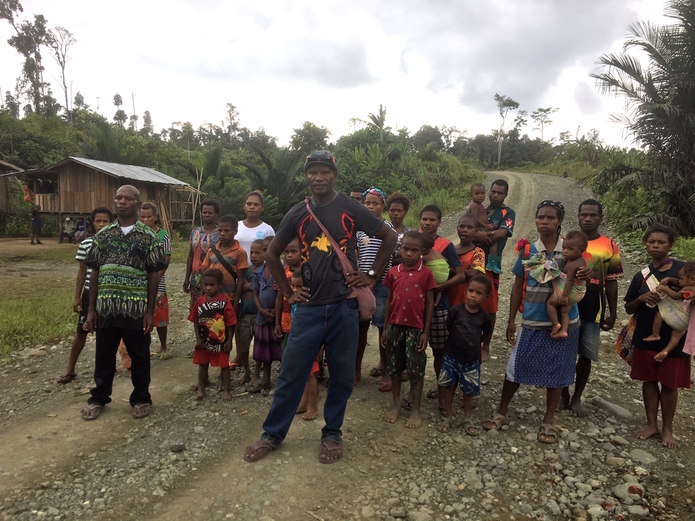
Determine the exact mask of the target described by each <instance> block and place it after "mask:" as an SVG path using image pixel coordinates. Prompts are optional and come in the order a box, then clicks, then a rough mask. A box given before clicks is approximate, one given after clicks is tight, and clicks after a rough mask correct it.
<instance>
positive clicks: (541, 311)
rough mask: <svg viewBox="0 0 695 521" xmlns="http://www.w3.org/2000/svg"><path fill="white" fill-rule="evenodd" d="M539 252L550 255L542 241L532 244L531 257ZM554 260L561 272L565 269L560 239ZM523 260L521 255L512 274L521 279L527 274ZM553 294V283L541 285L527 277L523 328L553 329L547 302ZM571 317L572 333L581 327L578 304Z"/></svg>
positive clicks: (571, 311)
mask: <svg viewBox="0 0 695 521" xmlns="http://www.w3.org/2000/svg"><path fill="white" fill-rule="evenodd" d="M538 252H546V253H548V251H547V250H546V248H545V245H544V244H543V243H542V242H541V241H540V239H539V240H537V241H536V242H534V243H533V244H531V248H530V251H529V255H530V256H533V255H535V254H537V253H538ZM552 258H553V259H554V260H555V262H556V263H557V265H558V267H559V268H560V269H561V270H562V269H564V267H565V261H564V259H563V258H562V239H558V241H557V245H556V246H555V250H554V251H553V252H552ZM522 260H523V259H522V254H520V255H519V257H517V259H516V262H515V263H514V267H513V268H512V273H514V275H516V276H517V277H521V278H523V277H524V274H525V268H524V265H523V262H522ZM552 294H553V283H552V282H546V283H545V284H541V283H540V282H538V281H537V280H536V279H534V278H533V277H528V276H527V277H526V298H525V299H524V311H523V314H522V316H521V327H524V328H528V329H552V326H553V324H552V322H551V321H550V317H548V309H547V307H546V302H547V301H548V298H549V297H550V296H551V295H552ZM569 317H570V327H569V329H570V331H572V330H574V329H577V327H579V311H578V310H577V305H576V304H574V305H573V306H572V307H571V308H570V312H569Z"/></svg>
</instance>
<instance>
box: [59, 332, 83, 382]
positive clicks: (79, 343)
mask: <svg viewBox="0 0 695 521" xmlns="http://www.w3.org/2000/svg"><path fill="white" fill-rule="evenodd" d="M86 342H87V335H80V334H77V335H75V338H74V339H73V341H72V347H71V348H70V358H68V370H67V371H65V375H66V376H70V375H74V374H75V366H76V365H77V359H78V358H79V357H80V353H82V350H83V349H84V345H85V343H86ZM61 379H62V378H61Z"/></svg>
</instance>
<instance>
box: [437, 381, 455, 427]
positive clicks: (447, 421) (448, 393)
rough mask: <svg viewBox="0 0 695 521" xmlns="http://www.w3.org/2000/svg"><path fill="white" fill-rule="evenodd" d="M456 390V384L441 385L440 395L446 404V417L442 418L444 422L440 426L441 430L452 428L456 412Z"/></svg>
mask: <svg viewBox="0 0 695 521" xmlns="http://www.w3.org/2000/svg"><path fill="white" fill-rule="evenodd" d="M455 391H456V386H455V385H451V386H448V387H442V386H441V385H440V386H439V396H441V397H442V403H443V404H444V418H442V422H441V424H440V425H439V427H438V428H439V431H440V432H447V431H448V430H449V429H450V428H451V418H452V416H453V414H454V392H455Z"/></svg>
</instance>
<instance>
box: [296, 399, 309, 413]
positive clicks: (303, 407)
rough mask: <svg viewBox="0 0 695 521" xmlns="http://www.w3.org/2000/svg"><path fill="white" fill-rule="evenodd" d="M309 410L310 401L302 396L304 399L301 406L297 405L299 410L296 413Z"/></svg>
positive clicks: (300, 403)
mask: <svg viewBox="0 0 695 521" xmlns="http://www.w3.org/2000/svg"><path fill="white" fill-rule="evenodd" d="M308 410H309V402H308V401H307V400H305V399H304V398H302V401H301V402H299V406H298V407H297V412H295V414H302V413H303V412H307V411H308Z"/></svg>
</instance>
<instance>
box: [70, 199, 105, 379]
mask: <svg viewBox="0 0 695 521" xmlns="http://www.w3.org/2000/svg"><path fill="white" fill-rule="evenodd" d="M111 221H113V214H112V213H111V210H109V209H108V208H106V207H105V206H100V207H99V208H95V209H94V210H92V222H93V223H94V230H95V233H98V232H99V230H101V229H102V228H103V227H104V226H108V225H109V224H111ZM93 242H94V238H93V237H87V238H86V239H85V240H83V241H82V242H81V243H80V246H79V248H77V255H75V260H76V261H77V262H78V263H79V268H78V269H77V283H76V284H75V299H74V300H73V302H72V309H73V311H74V312H75V313H78V318H77V331H76V332H75V338H73V340H72V348H71V349H70V357H69V358H68V368H67V370H66V371H65V373H63V374H62V375H61V376H60V378H58V383H59V384H67V383H70V382H72V381H73V380H74V379H75V378H77V372H76V371H75V365H76V364H77V359H78V358H79V357H80V353H82V350H83V349H84V345H85V343H86V341H87V333H88V331H87V329H86V328H85V327H84V325H85V321H86V320H87V312H88V311H89V279H90V278H91V276H92V268H88V267H87V265H86V264H85V259H86V258H87V253H89V250H90V249H91V248H92V243H93Z"/></svg>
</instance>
